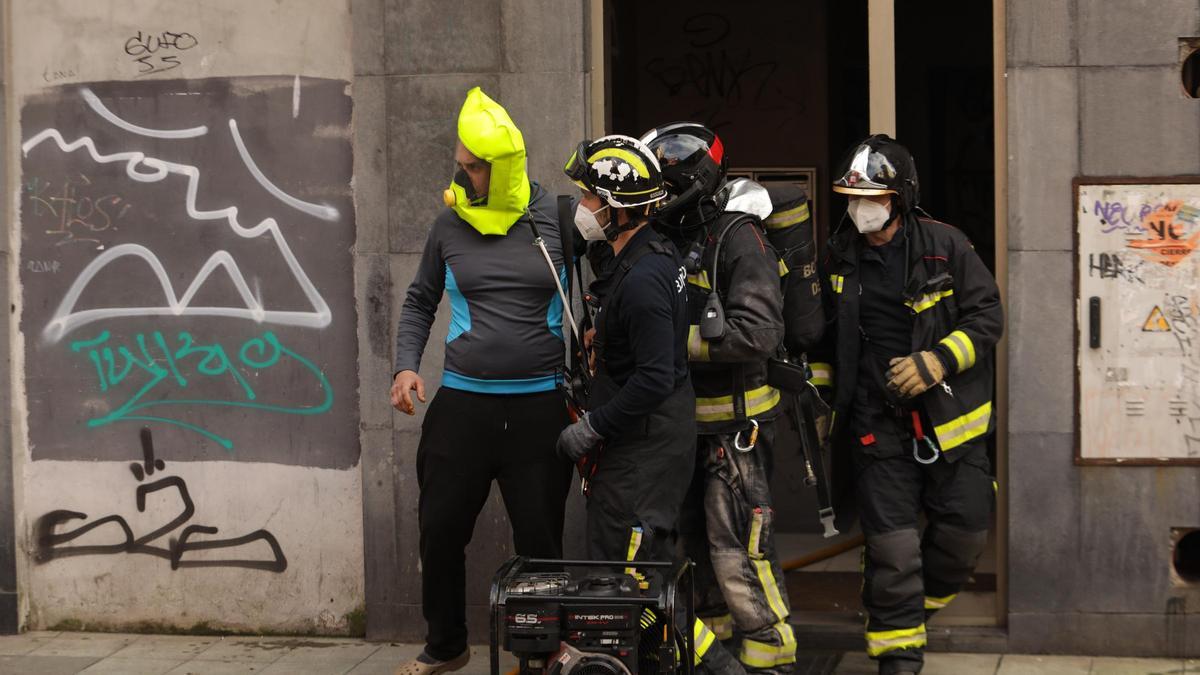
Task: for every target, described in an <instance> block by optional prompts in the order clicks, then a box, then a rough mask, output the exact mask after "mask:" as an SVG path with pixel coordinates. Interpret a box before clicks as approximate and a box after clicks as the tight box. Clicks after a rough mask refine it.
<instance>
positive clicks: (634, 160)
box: [587, 148, 650, 194]
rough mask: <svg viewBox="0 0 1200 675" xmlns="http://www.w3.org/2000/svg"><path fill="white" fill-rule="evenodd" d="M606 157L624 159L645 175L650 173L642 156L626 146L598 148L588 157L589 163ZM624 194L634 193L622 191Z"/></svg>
mask: <svg viewBox="0 0 1200 675" xmlns="http://www.w3.org/2000/svg"><path fill="white" fill-rule="evenodd" d="M605 157H612V158H615V159H620V160H624V161H626V162H628V163H629V165H630V166H632V167H633V168H634V169H637V172H638V173H639V174H641V175H643V176H649V175H650V170H649V169H647V168H646V163H645V162H643V161H642V158H641V157H638V156H637V155H636V154H635V153H633V152H630V151H629V150H626V149H624V148H603V149H601V150H597V151H596V152H595V153H594V154H593V155H592V156H591V157H588V158H587V161H588V164H591V163H592V162H595V161H596V160H598V159H604V158H605ZM622 194H632V193H625V192H622Z"/></svg>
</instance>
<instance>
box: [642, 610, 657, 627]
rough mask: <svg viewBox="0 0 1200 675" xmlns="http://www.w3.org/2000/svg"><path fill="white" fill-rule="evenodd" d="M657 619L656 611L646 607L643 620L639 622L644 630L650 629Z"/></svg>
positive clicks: (643, 611)
mask: <svg viewBox="0 0 1200 675" xmlns="http://www.w3.org/2000/svg"><path fill="white" fill-rule="evenodd" d="M657 620H658V615H657V614H655V613H654V610H653V609H650V608H649V607H647V608H646V609H643V610H642V620H641V621H640V622H638V623H639V624H640V625H641V627H642V630H649V628H650V627H651V626H653V625H654V622H655V621H657Z"/></svg>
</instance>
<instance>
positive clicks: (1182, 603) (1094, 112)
mask: <svg viewBox="0 0 1200 675" xmlns="http://www.w3.org/2000/svg"><path fill="white" fill-rule="evenodd" d="M1007 10H1008V48H1007V51H1008V80H1007V86H1008V149H1009V164H1008V184H1009V202H1008V208H1009V214H1010V219H1009V230H1008V231H1009V241H1008V250H1009V270H1010V272H1009V279H1008V289H1009V296H1008V297H1009V303H1008V311H1009V319H1008V339H1009V363H1010V380H1009V405H1010V424H1009V429H1010V439H1009V472H1008V473H1009V476H1010V484H1009V485H1008V494H1009V503H1010V524H1009V533H1010V534H1009V546H1010V550H1009V574H1010V589H1011V591H1010V598H1009V607H1010V615H1009V638H1010V643H1009V644H1010V648H1011V650H1012V651H1016V652H1026V651H1034V652H1037V651H1058V652H1063V651H1074V652H1084V653H1096V654H1146V655H1151V654H1154V655H1168V654H1170V655H1183V654H1188V655H1192V656H1194V655H1197V654H1200V613H1197V612H1198V607H1200V589H1197V588H1195V587H1194V586H1193V587H1190V588H1189V587H1184V586H1176V585H1173V583H1172V581H1171V577H1170V570H1171V547H1170V544H1171V533H1170V528H1171V527H1173V526H1185V527H1196V526H1200V500H1198V499H1197V494H1198V493H1200V469H1196V468H1186V467H1097V466H1090V467H1081V466H1076V465H1075V464H1074V462H1073V457H1074V449H1075V443H1076V437H1075V434H1076V426H1075V425H1076V422H1075V412H1076V409H1077V401H1076V400H1075V395H1074V393H1073V388H1072V384H1071V383H1072V382H1073V381H1074V377H1075V366H1074V362H1075V361H1074V340H1075V335H1074V333H1073V327H1072V326H1073V322H1072V317H1073V315H1074V312H1075V295H1074V290H1073V287H1072V285H1073V265H1074V251H1073V241H1072V232H1073V228H1074V219H1073V212H1072V208H1073V207H1072V188H1071V180H1072V178H1074V177H1075V176H1087V175H1090V176H1168V175H1175V174H1200V101H1196V100H1189V99H1186V98H1185V97H1184V96H1183V93H1182V89H1181V85H1180V83H1179V73H1178V67H1177V60H1178V46H1177V38H1179V37H1184V36H1189V35H1191V36H1194V35H1197V34H1198V33H1200V2H1197V1H1196V0H1139V1H1136V2H1125V1H1121V2H1117V1H1107V2H1101V1H1099V0H1008V4H1007ZM1084 423H1086V420H1085V421H1084Z"/></svg>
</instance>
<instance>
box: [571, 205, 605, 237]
mask: <svg viewBox="0 0 1200 675" xmlns="http://www.w3.org/2000/svg"><path fill="white" fill-rule="evenodd" d="M608 208H610V207H609V205H608V204H605V205H604V206H601V207H600V208H598V209H596V210H595V211H592V210H591V209H589V208H588V207H586V206H584V205H583V202H580V203H579V205H578V206H576V207H575V227H577V228H578V229H579V234H581V235H583V238H584V239H586V240H588V241H605V240H607V239H608V237H607V236H606V235H605V233H604V227H603V226H602V225H601V224H600V221H599V220H598V219H597V218H596V214H597V213H600V212H601V211H603V210H605V209H608Z"/></svg>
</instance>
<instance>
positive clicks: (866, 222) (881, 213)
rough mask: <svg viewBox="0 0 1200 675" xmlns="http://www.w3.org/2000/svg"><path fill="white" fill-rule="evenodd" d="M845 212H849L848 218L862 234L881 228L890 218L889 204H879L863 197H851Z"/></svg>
mask: <svg viewBox="0 0 1200 675" xmlns="http://www.w3.org/2000/svg"><path fill="white" fill-rule="evenodd" d="M846 213H847V214H849V216H850V220H853V221H854V226H855V227H857V228H858V231H859V232H861V233H863V234H868V233H871V232H878V231H880V230H882V229H883V228H884V226H886V225H887V224H888V221H889V220H891V219H892V209H891V205H890V204H888V205H884V204H880V203H878V202H873V201H871V200H870V199H865V198H863V197H852V198H851V199H850V204H849V206H848V207H847V208H846Z"/></svg>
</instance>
